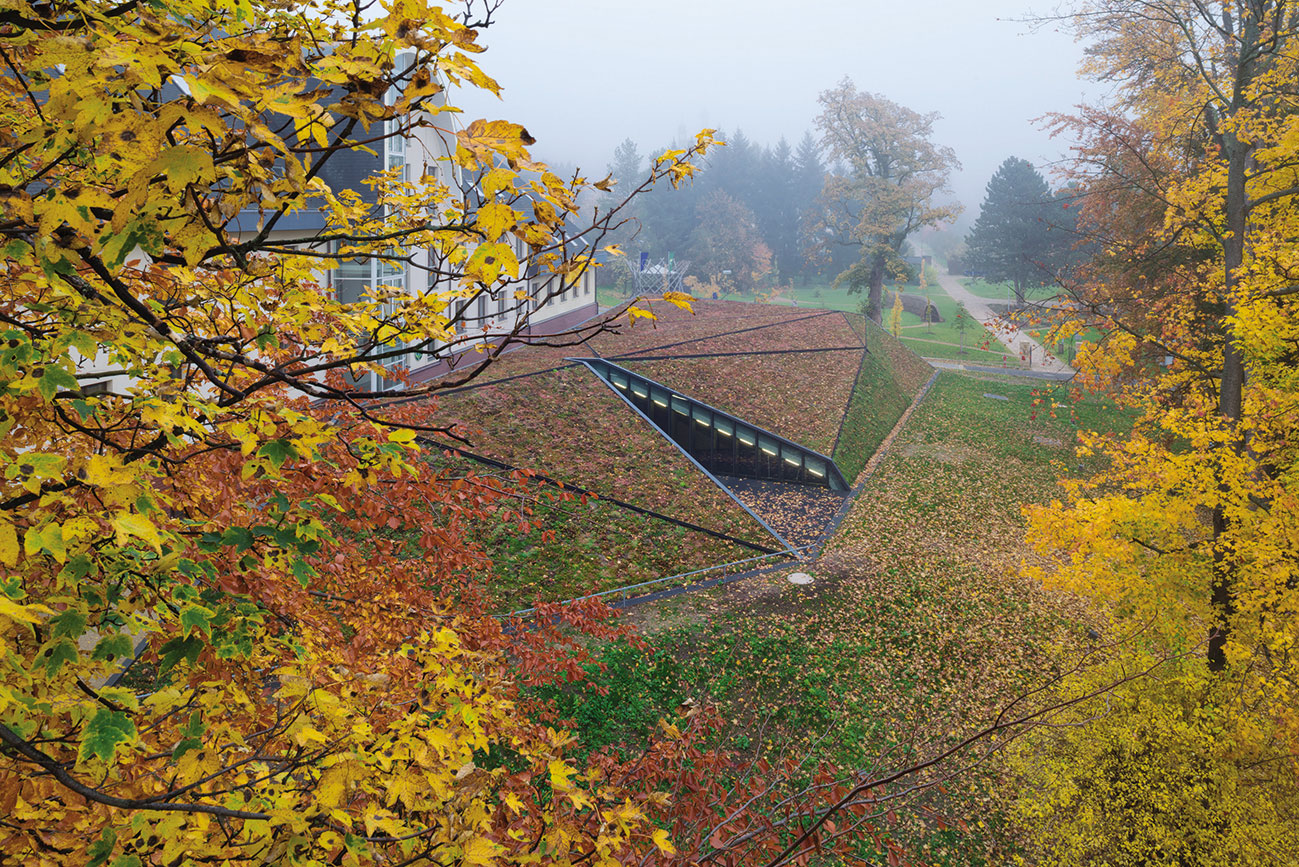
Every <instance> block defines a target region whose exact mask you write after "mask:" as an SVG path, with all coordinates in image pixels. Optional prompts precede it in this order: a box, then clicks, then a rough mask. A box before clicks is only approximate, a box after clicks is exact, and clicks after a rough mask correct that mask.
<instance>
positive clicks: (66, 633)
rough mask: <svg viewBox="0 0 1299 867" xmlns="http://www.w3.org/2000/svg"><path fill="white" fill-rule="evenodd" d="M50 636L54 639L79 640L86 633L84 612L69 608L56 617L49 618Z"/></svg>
mask: <svg viewBox="0 0 1299 867" xmlns="http://www.w3.org/2000/svg"><path fill="white" fill-rule="evenodd" d="M50 626H51V627H52V629H51V631H50V635H52V636H53V637H55V638H60V637H62V638H74V639H75V638H79V637H80V636H81V633H83V632H85V631H86V612H84V611H82V610H80V609H78V608H69V609H67V610H65V611H63V612H61V613H60V614H59V615H58V616H57V617H52V618H50Z"/></svg>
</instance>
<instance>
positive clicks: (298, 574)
mask: <svg viewBox="0 0 1299 867" xmlns="http://www.w3.org/2000/svg"><path fill="white" fill-rule="evenodd" d="M293 577H294V578H297V579H298V583H299V584H301V585H302V588H303V589H304V590H305V589H306V588H307V586H308V585H309V584H311V579H312V578H315V577H316V570H315V568H314V567H313V566H312V565H311V564H310V563H308V562H307V561H305V560H294V561H293Z"/></svg>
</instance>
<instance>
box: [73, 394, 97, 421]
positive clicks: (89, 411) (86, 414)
mask: <svg viewBox="0 0 1299 867" xmlns="http://www.w3.org/2000/svg"><path fill="white" fill-rule="evenodd" d="M72 408H73V409H75V410H76V411H77V415H79V416H81V420H82V421H83V422H87V421H90V419H91V418H93V417H94V415H95V411H96V410H98V409H99V407H97V406H94V405H92V404H89V403H86V402H85V401H84V400H82V399H81V398H77V399H76V400H74V401H72Z"/></svg>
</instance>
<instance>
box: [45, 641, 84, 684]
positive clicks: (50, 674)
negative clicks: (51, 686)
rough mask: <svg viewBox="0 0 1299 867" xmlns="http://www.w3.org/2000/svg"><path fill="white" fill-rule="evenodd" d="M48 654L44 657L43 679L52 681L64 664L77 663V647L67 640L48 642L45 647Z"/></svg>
mask: <svg viewBox="0 0 1299 867" xmlns="http://www.w3.org/2000/svg"><path fill="white" fill-rule="evenodd" d="M46 647H47V648H49V652H48V654H47V655H46V657H45V677H46V678H47V679H50V680H53V679H54V677H55V675H57V674H58V673H59V670H60V669H62V668H63V664H64V663H65V662H76V661H77V645H75V644H73V643H72V640H71V639H69V638H60V639H59V640H58V641H53V642H50V643H49V644H47V645H46Z"/></svg>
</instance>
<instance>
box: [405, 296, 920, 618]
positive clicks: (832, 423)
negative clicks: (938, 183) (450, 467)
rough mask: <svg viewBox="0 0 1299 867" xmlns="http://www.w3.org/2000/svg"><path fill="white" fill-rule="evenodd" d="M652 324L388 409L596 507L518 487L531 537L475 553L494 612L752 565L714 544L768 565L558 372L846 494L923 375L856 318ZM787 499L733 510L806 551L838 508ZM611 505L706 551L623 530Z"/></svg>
mask: <svg viewBox="0 0 1299 867" xmlns="http://www.w3.org/2000/svg"><path fill="white" fill-rule="evenodd" d="M654 309H655V312H656V314H658V316H659V319H658V320H657V322H656V323H653V325H652V327H651V325H650V324H649V323H647V322H645V321H643V320H642V321H640V322H638V323H637V324H636V325H635V326H628V325H625V324H624V325H623V326H621V333H619V334H610V333H605V334H600V335H598V336H597V337H595V338H593V339H591V340H588V341H586V342H585V343H584V344H582V345H577V346H571V347H524V348H520V349H516V350H514V351H512V352H510V353H507V354H505V355H503V356H501V357H500V359H498V360H497V361H496V362H494V363H493V364H492V365H491V366H490V367H489V368H488V369H487V370H486V371H485V372H484V373H483V374H482V376H481V377H480V378H478V379H477V380H474V381H473V382H471V383H469V384H468V385H467V386H466V387H462V388H459V389H456V390H454V391H452V392H447V393H443V394H442V395H440V396H438V397H437V398H436V399H430V400H425V401H421V402H416V403H413V404H406V405H404V406H402V407H401V410H402V412H403V414H407V413H409V414H412V415H414V416H417V417H418V418H420V419H421V420H422V421H424V422H426V423H433V424H438V425H454V426H455V429H456V430H457V432H459V433H460V435H462V436H464V437H465V438H466V439H467V440H468V443H467V444H465V445H464V446H463V447H462V448H463V450H464V451H466V452H470V453H473V454H476V455H481V456H483V457H485V458H489V459H492V460H496V461H500V462H501V463H504V464H508V465H510V466H514V467H520V468H525V469H531V470H535V471H537V472H538V473H540V474H542V475H544V476H546V477H548V478H550V479H553V480H554V481H557V482H562V483H564V484H566V485H572V486H577V487H580V488H584V489H586V490H589V491H592V492H594V493H595V494H597V495H598V496H599V497H600V498H602V499H592V500H588V501H586V502H582V501H581V500H580V499H576V500H574V499H566V500H553V499H552V498H551V497H550V496H548V495H546V494H545V493H544V492H542V491H543V489H545V486H544V485H540V484H539V483H533V484H532V485H531V486H530V488H532V487H535V488H536V489H537V490H538V491H539V492H542V493H538V495H537V496H536V497H535V498H534V505H533V508H534V509H535V510H536V514H537V516H538V518H539V519H540V520H541V521H542V523H543V527H542V529H540V530H529V531H527V532H519V531H518V530H517V529H512V528H508V527H501V526H495V525H491V524H490V523H488V524H484V525H483V527H482V528H481V532H482V534H483V538H482V539H481V541H482V543H483V544H484V546H485V548H486V549H487V551H488V553H489V556H491V557H492V559H493V560H494V563H495V569H494V572H495V577H494V578H493V579H492V580H491V581H489V582H488V592H489V593H490V594H491V595H492V597H493V598H494V599H495V600H496V602H497V603H498V604H499V605H500V606H501V607H502V608H505V609H513V608H519V607H524V606H526V605H529V604H531V603H532V602H533V601H535V600H537V599H540V600H543V601H555V600H559V599H565V598H572V597H574V596H579V595H584V594H586V593H592V592H598V591H601V590H607V589H612V588H616V587H625V586H627V585H629V584H635V583H638V582H642V581H648V580H652V579H655V578H661V577H664V576H667V575H673V574H678V573H683V572H687V571H691V570H694V569H702V568H705V567H708V566H713V565H717V564H722V563H728V562H733V561H737V560H742V559H745V558H747V557H752V556H755V555H756V554H758V553H759V551H757V550H755V549H754V548H753V547H747V546H746V545H745V544H741V543H740V542H737V541H734V540H733V539H728V538H720V537H719V535H716V534H721V535H722V536H726V537H734V539H738V540H743V542H744V543H748V545H749V546H758V547H759V548H763V549H768V550H769V549H777V548H780V547H781V545H780V543H779V541H778V540H777V539H776V538H774V537H773V536H772V535H771V534H770V533H768V532H767V531H766V529H764V528H763V526H762V524H761V523H760V522H759V521H757V520H755V519H754V518H753V516H751V515H750V514H749V513H748V512H746V511H745V510H744V509H743V508H742V507H741V506H740V505H739V504H737V503H736V502H735V500H734V499H732V497H731V496H729V495H728V494H727V493H726V492H725V491H723V490H721V489H719V488H718V487H717V486H716V485H715V484H714V483H713V482H712V481H711V480H710V479H709V478H707V476H705V475H704V474H703V473H702V472H700V471H699V469H698V468H697V467H696V466H695V465H694V464H693V463H692V462H691V461H690V460H689V459H688V458H686V457H685V456H684V455H682V454H681V452H680V451H678V450H677V449H676V447H675V446H673V445H672V443H671V442H669V441H668V440H667V439H666V438H665V437H664V436H662V435H661V434H660V433H659V432H658V431H657V430H655V429H654V428H653V427H651V426H650V425H649V424H648V423H647V422H645V420H644V419H642V418H641V417H640V416H639V415H637V414H636V413H635V412H634V411H633V410H632V409H631V408H630V407H629V406H628V405H627V404H626V403H624V402H623V401H622V400H621V399H620V398H619V397H618V396H617V395H616V394H614V393H613V391H612V390H611V389H610V388H609V387H608V386H607V385H606V384H605V383H604V382H603V381H601V380H599V379H598V378H597V377H596V376H595V375H593V374H592V373H591V372H590V371H589V370H588V369H587V368H586V367H585V366H582V365H579V364H575V363H571V362H567V361H566V360H565V359H566V358H569V357H584V356H588V357H589V356H598V357H604V358H608V359H610V360H612V361H614V362H615V363H617V364H619V365H622V366H625V367H627V368H628V369H630V370H633V371H635V372H637V373H640V374H642V375H643V376H647V377H649V378H651V379H654V380H657V381H659V382H661V383H663V384H664V385H666V386H669V387H671V388H674V389H676V390H678V391H680V392H682V393H683V394H686V395H688V396H690V397H693V398H695V399H697V400H700V401H703V402H705V403H709V404H711V405H713V406H715V407H717V408H719V409H722V410H724V411H726V412H729V413H731V414H733V415H735V416H737V417H739V418H741V419H744V420H747V421H749V422H750V423H752V424H755V425H759V426H761V427H764V428H767V429H769V430H772V431H773V432H775V433H777V434H780V435H781V436H784V437H786V438H788V439H790V440H793V441H795V442H797V443H800V444H801V445H803V446H805V447H808V448H811V449H814V450H816V451H819V452H821V453H823V454H827V455H831V456H832V457H833V458H834V459H835V461H836V463H837V464H838V465H839V466H840V469H841V470H842V471H843V474H844V476H845V477H846V478H847V479H848V480H849V482H850V483H851V482H852V481H853V479H854V478H855V477H856V476H857V475H858V474H859V473H860V471H861V468H862V467H863V466H864V465H865V463H866V461H867V459H868V458H869V457H870V455H871V454H872V453H873V452H874V451H875V449H876V448H877V447H878V446H879V444H880V442H882V441H883V439H884V437H885V436H886V435H887V434H888V432H889V431H890V430H891V429H892V428H893V426H894V425H895V424H896V422H897V420H898V418H900V417H901V415H902V413H903V411H904V410H905V409H906V407H907V406H908V405H909V404H910V402H911V400H912V399H913V397H914V396H915V394H916V393H917V392H918V391H919V389H920V388H921V386H923V384H924V383H925V382H926V381H927V380H928V379H929V376H930V374H931V373H932V368H930V367H929V365H928V364H926V363H925V362H924V361H922V360H921V359H919V358H918V357H917V356H916V355H914V354H913V353H912V352H911V351H910V350H908V349H907V348H906V347H905V346H903V345H902V344H901V343H899V342H898V341H897V340H894V339H893V338H892V337H891V336H889V335H888V334H886V333H885V332H884V331H882V330H881V329H879V328H878V327H877V326H875V325H874V324H873V323H868V322H867V321H866V319H865V317H862V316H860V315H857V314H851V313H843V312H839V311H819V310H818V311H812V310H806V309H798V308H790V307H774V306H767V305H758V304H745V303H739V302H717V301H704V302H697V303H696V304H695V311H696V312H695V314H693V315H691V314H690V313H687V312H685V311H681V310H678V309H677V308H675V307H672V306H670V305H655V307H654ZM864 344H868V345H869V348H870V351H869V352H866V351H865V348H864ZM681 356H695V357H684V358H683V357H681ZM462 369H463V365H462ZM452 375H453V376H454V375H455V374H452ZM461 460H464V461H466V462H468V460H469V459H467V458H464V459H461ZM480 469H481V468H480ZM489 472H490V470H489ZM791 487H792V486H787V485H786V486H779V485H778V486H774V487H763V486H762V485H751V486H749V487H748V488H745V487H744V486H740V487H739V488H737V489H736V490H735V493H736V495H737V496H738V497H739V498H740V499H741V500H742V501H744V502H745V503H746V505H748V506H749V508H751V509H752V510H753V511H754V512H756V513H757V514H758V515H760V516H761V517H762V518H763V520H764V521H766V522H767V523H768V524H769V525H771V526H772V527H774V528H775V529H776V531H777V532H779V533H781V535H782V536H784V537H785V538H786V539H787V540H788V541H790V542H791V544H794V545H801V544H808V543H810V542H812V541H815V539H816V538H817V537H819V535H820V533H821V532H823V529H824V522H825V521H828V517H827V516H830V515H832V514H833V512H834V511H835V507H834V504H833V502H831V501H832V500H836V499H837V495H833V494H830V492H828V491H819V490H817V491H810V490H809V491H798V490H789V491H786V490H783V488H791ZM549 490H551V491H553V490H554V489H553V488H550V489H549ZM612 499H617V500H621V501H623V502H626V503H630V504H633V505H635V506H638V507H640V508H642V509H647V510H650V511H652V512H656V513H660V514H662V515H666V516H670V517H672V518H675V519H677V520H680V521H684V522H687V523H689V524H693V525H697V526H699V527H702V528H706V529H707V530H708V531H711V534H710V533H709V532H701V531H699V530H692V529H689V528H686V527H681V526H679V525H675V524H673V523H671V522H669V521H665V520H661V519H658V518H655V517H653V516H646V515H641V514H636V513H635V512H633V511H631V510H628V509H625V508H621V507H619V506H617V505H616V504H614V503H613V502H611V500H612ZM822 500H824V502H822Z"/></svg>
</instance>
